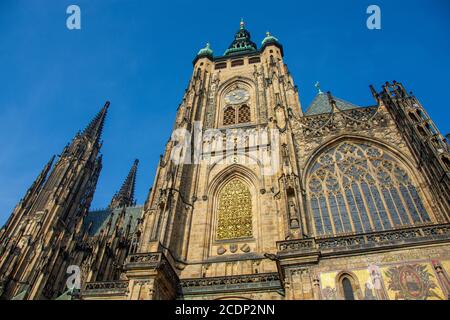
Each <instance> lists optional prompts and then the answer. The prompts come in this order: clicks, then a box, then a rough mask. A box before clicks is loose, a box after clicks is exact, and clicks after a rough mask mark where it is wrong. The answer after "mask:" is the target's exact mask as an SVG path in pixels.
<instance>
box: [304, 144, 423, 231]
mask: <svg viewBox="0 0 450 320" xmlns="http://www.w3.org/2000/svg"><path fill="white" fill-rule="evenodd" d="M311 168H312V169H311V172H310V174H309V176H308V182H307V186H308V188H307V189H308V199H309V210H310V213H311V216H312V219H311V221H312V225H313V228H314V230H315V234H316V235H334V234H342V233H348V232H357V233H358V232H371V231H381V230H388V229H392V228H395V227H398V226H407V225H411V224H416V223H424V222H429V221H430V217H429V215H428V213H427V211H426V210H425V207H424V205H423V203H422V200H421V198H420V196H419V193H418V191H417V189H416V187H415V186H414V184H413V182H412V180H411V178H410V176H409V174H408V172H407V170H406V169H405V168H404V167H403V166H402V165H401V163H400V162H399V161H398V160H397V159H396V158H395V157H394V156H393V155H392V154H391V153H389V152H387V151H385V150H382V149H381V148H378V147H375V146H373V145H371V144H368V143H353V142H341V143H340V144H338V145H336V146H333V147H330V148H329V149H327V150H326V151H324V152H323V153H322V154H321V155H320V156H319V157H318V158H317V159H316V163H314V164H313V165H312V166H311Z"/></svg>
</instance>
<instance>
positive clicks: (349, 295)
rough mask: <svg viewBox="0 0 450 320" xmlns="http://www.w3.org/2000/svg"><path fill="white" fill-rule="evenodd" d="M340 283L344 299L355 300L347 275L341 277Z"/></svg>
mask: <svg viewBox="0 0 450 320" xmlns="http://www.w3.org/2000/svg"><path fill="white" fill-rule="evenodd" d="M341 285H342V292H343V293H344V299H345V300H355V295H354V293H353V287H352V282H351V281H350V279H349V278H347V277H344V278H342V281H341Z"/></svg>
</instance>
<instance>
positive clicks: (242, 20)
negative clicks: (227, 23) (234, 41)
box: [240, 18, 245, 29]
mask: <svg viewBox="0 0 450 320" xmlns="http://www.w3.org/2000/svg"><path fill="white" fill-rule="evenodd" d="M240 26H241V29H244V26H245V23H244V18H241V23H240Z"/></svg>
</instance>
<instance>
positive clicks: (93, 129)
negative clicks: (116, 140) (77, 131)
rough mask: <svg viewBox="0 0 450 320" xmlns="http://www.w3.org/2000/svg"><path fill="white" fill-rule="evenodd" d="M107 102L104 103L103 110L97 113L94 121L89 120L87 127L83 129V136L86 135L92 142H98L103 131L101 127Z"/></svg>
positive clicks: (107, 105)
mask: <svg viewBox="0 0 450 320" xmlns="http://www.w3.org/2000/svg"><path fill="white" fill-rule="evenodd" d="M109 104H110V103H109V101H106V103H105V105H104V106H103V108H102V109H101V110H100V111H99V113H97V115H96V116H95V117H94V119H92V120H91V122H90V123H89V125H88V126H87V127H86V129H84V131H83V133H82V134H83V135H86V136H87V137H88V138H89V139H92V140H93V141H99V140H100V137H101V135H102V131H103V125H104V123H105V118H106V114H107V112H108V108H109Z"/></svg>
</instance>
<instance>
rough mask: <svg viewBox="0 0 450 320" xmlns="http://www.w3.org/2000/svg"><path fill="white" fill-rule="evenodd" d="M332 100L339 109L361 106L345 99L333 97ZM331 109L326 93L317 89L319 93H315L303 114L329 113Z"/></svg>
mask: <svg viewBox="0 0 450 320" xmlns="http://www.w3.org/2000/svg"><path fill="white" fill-rule="evenodd" d="M333 99H334V101H336V107H337V108H338V109H339V110H349V109H355V108H361V107H359V106H357V105H354V104H352V103H350V102H347V101H345V100H342V99H339V98H336V97H333ZM332 110H333V108H332V106H331V104H330V101H329V99H328V96H327V94H326V93H323V92H322V91H320V89H319V93H318V94H317V95H316V97H315V98H314V100H313V101H312V102H311V104H310V105H309V107H308V109H307V110H306V112H305V113H304V115H305V116H312V115H316V114H322V113H330V112H331V111H332Z"/></svg>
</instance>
